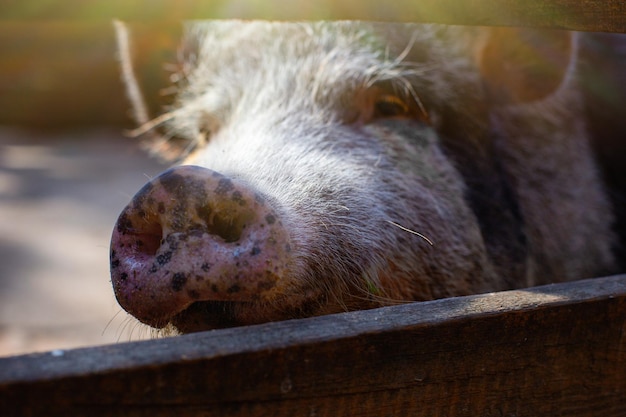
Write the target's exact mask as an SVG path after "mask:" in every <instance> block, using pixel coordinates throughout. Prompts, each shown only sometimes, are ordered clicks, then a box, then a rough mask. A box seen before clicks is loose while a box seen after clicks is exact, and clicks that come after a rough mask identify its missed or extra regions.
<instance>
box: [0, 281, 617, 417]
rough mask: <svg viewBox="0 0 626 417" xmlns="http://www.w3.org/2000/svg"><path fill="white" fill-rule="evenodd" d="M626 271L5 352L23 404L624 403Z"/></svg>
mask: <svg viewBox="0 0 626 417" xmlns="http://www.w3.org/2000/svg"><path fill="white" fill-rule="evenodd" d="M625 399H626V276H614V277H608V278H601V279H595V280H585V281H579V282H572V283H565V284H558V285H550V286H544V287H536V288H532V289H528V290H518V291H509V292H501V293H493V294H485V295H475V296H468V297H459V298H450V299H443V300H437V301H431V302H423V303H412V304H406V305H402V306H394V307H386V308H380V309H376V310H369V311H359V312H351V313H344V314H338V315H331V316H325V317H316V318H310V319H303V320H293V321H285V322H277V323H268V324H264V325H258V326H251V327H241V328H233V329H225V330H216V331H209V332H204V333H198V334H191V335H186V336H181V337H175V338H166V339H159V340H152V341H144V342H134V343H122V344H118V345H112V346H103V347H95V348H87V349H78V350H71V351H54V352H49V353H44V354H34V355H28V356H21V357H13V358H5V359H0V410H2V415H21V416H34V415H45V416H68V415H89V416H251V415H254V416H273V417H280V416H359V417H368V416H372V417H374V416H377V417H380V416H446V417H452V416H494V417H495V416H551V417H553V416H568V417H576V416H590V417H591V416H603V417H618V416H624V415H626V400H625Z"/></svg>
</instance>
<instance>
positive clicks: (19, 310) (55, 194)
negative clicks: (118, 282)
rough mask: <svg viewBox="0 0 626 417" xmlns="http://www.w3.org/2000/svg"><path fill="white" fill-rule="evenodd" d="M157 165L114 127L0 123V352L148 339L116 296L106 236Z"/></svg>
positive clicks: (146, 330)
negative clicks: (65, 128)
mask: <svg viewBox="0 0 626 417" xmlns="http://www.w3.org/2000/svg"><path fill="white" fill-rule="evenodd" d="M163 169H164V167H163V166H162V165H159V163H157V162H156V161H154V160H151V159H149V158H148V157H147V156H145V155H144V154H143V153H142V152H141V151H140V150H139V149H138V147H137V146H136V144H135V143H134V142H133V140H132V139H129V138H125V137H123V136H122V132H121V130H120V129H91V130H85V131H79V130H74V131H71V132H63V133H60V132H57V133H54V134H51V133H42V132H34V131H26V130H20V129H14V128H2V127H0V356H7V355H15V354H22V353H30V352H36V351H44V350H53V349H68V348H75V347H82V346H93V345H101V344H107V343H116V342H121V341H128V340H139V339H144V338H146V337H149V336H150V332H149V329H148V328H147V327H146V326H143V325H140V324H138V322H137V321H136V320H134V319H131V318H130V317H129V316H128V315H127V314H126V313H125V312H124V311H122V310H121V308H120V307H119V306H118V304H117V302H116V301H115V298H114V296H113V292H112V289H111V283H110V279H109V272H108V270H109V266H108V254H109V240H110V236H111V231H112V227H113V225H114V223H115V220H116V218H117V215H118V214H119V212H120V211H121V210H122V208H123V207H124V206H125V205H126V203H127V202H128V200H129V199H130V197H131V196H132V195H133V194H134V193H135V192H136V191H137V190H138V189H139V188H140V187H141V186H142V185H143V184H144V183H145V182H146V181H147V179H148V178H150V177H153V176H155V175H157V174H158V173H159V172H160V171H162V170H163Z"/></svg>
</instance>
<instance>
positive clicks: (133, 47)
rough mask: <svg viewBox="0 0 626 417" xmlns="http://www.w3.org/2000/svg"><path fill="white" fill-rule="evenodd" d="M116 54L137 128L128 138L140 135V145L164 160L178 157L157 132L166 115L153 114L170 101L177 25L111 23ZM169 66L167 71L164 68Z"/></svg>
mask: <svg viewBox="0 0 626 417" xmlns="http://www.w3.org/2000/svg"><path fill="white" fill-rule="evenodd" d="M113 27H114V29H115V38H116V42H117V52H118V57H119V61H120V72H121V76H122V81H123V83H124V86H125V88H126V95H127V97H128V100H129V102H130V106H131V115H132V118H133V120H134V122H135V123H136V126H138V127H137V128H135V129H133V130H131V131H130V132H128V134H129V136H132V137H137V136H142V142H141V144H142V146H143V147H144V148H145V149H146V150H147V151H148V152H149V153H150V154H153V155H156V156H158V157H160V158H161V159H163V160H165V161H174V160H176V159H177V158H178V157H180V149H179V148H180V144H179V143H176V142H175V141H173V140H170V139H166V138H164V137H163V136H161V134H159V133H158V128H159V126H160V125H161V124H163V123H164V122H165V121H167V120H168V114H161V115H160V116H158V117H154V116H153V115H155V114H157V113H159V112H160V109H161V108H162V107H164V106H166V105H168V104H170V102H171V101H172V97H171V93H170V94H168V87H169V86H171V80H170V79H169V78H171V76H172V75H174V74H176V73H177V72H178V70H177V68H176V64H175V63H176V62H177V59H176V58H177V57H176V54H177V45H178V43H179V42H180V29H181V28H180V25H177V26H176V27H172V26H171V25H170V26H167V27H164V25H159V26H146V25H141V24H133V25H130V24H128V23H125V22H121V21H118V20H116V21H114V22H113ZM167 66H169V68H167Z"/></svg>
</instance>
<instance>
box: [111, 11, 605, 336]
mask: <svg viewBox="0 0 626 417" xmlns="http://www.w3.org/2000/svg"><path fill="white" fill-rule="evenodd" d="M117 28H118V37H119V39H121V40H122V42H121V45H122V47H121V51H122V57H123V59H122V61H123V62H124V64H125V66H126V70H125V72H124V74H125V76H124V78H125V79H126V81H127V84H128V86H129V88H128V89H129V91H130V92H132V91H139V90H138V88H137V86H138V83H137V81H136V80H135V78H134V73H133V69H132V67H131V66H130V61H131V60H130V58H129V56H130V55H128V56H126V55H125V52H124V51H127V52H128V49H124V48H128V44H127V43H126V41H125V36H126V29H125V27H124V26H122V25H121V24H119V23H118V24H117ZM577 51H578V37H577V36H576V35H573V34H570V33H567V32H560V31H545V30H542V31H530V30H522V29H486V28H461V27H447V26H439V25H404V24H390V25H383V24H374V23H359V22H335V23H270V22H238V21H233V22H196V23H192V24H189V25H188V26H187V27H186V35H185V37H184V40H183V42H182V44H181V47H180V49H179V55H180V62H179V63H178V70H177V72H176V73H175V74H174V76H173V79H174V81H175V82H174V85H173V87H174V90H175V94H174V97H173V99H172V102H171V103H170V105H169V106H168V107H167V109H166V111H165V112H164V113H163V114H162V115H160V116H159V117H157V118H156V119H153V120H152V121H149V120H147V119H146V116H141V114H142V112H141V111H137V108H139V107H141V106H142V104H141V103H142V102H141V97H139V96H137V95H136V94H135V95H132V94H131V101H132V102H133V103H134V105H135V108H136V112H135V113H136V114H139V116H138V117H137V119H138V122H139V123H140V124H141V125H142V126H143V128H140V130H141V132H143V131H147V132H145V135H144V136H145V140H146V142H147V143H148V146H149V148H150V150H151V151H152V152H154V153H157V154H160V155H161V156H162V157H164V158H170V159H173V160H175V166H174V167H173V168H172V169H170V170H168V171H166V172H165V173H163V174H162V175H161V176H159V177H157V178H155V179H153V180H152V181H150V182H149V183H148V184H146V186H145V187H144V188H143V189H142V190H140V191H139V192H138V193H137V195H136V196H135V197H134V198H133V199H132V201H131V202H130V203H129V205H128V206H127V207H126V208H125V209H124V210H123V212H122V214H121V215H120V217H119V220H118V222H117V224H116V225H115V228H114V231H113V236H112V241H111V277H112V283H113V287H114V290H115V294H116V296H117V299H118V301H119V302H120V304H121V306H122V307H123V308H124V309H125V310H126V311H128V312H129V313H131V314H132V315H134V316H135V317H137V318H138V319H139V320H140V321H142V322H144V323H147V324H149V325H151V326H154V327H159V328H161V327H164V326H168V325H170V326H173V327H174V328H176V329H177V330H179V331H181V332H192V331H199V330H203V329H210V328H216V327H226V326H234V325H243V324H252V323H260V322H265V321H272V320H281V319H288V318H299V317H306V316H312V315H320V314H328V313H334V312H341V311H347V310H354V309H364V308H372V307H377V306H383V305H389V304H393V303H399V302H407V301H416V300H417V301H419V300H431V299H435V298H441V297H449V296H458V295H465V294H471V293H479V292H487V291H498V290H504V289H510V288H519V287H525V286H529V285H536V284H542V283H549V282H557V281H565V280H572V279H579V278H584V277H591V276H596V275H600V274H605V273H610V272H613V271H614V270H615V268H616V265H615V256H614V254H613V251H612V250H613V247H614V245H615V243H616V237H615V235H614V233H613V231H612V230H611V226H612V223H613V221H614V213H613V211H612V207H611V205H610V204H609V200H608V198H607V195H606V192H605V190H604V188H603V184H602V181H601V175H600V173H599V171H598V168H597V166H596V163H595V160H594V157H593V154H592V152H591V148H590V143H589V137H588V134H587V130H588V129H587V125H586V120H585V117H584V97H583V95H582V94H581V92H580V88H579V84H578V81H577V80H578V79H577V74H578V59H577ZM144 113H145V112H144Z"/></svg>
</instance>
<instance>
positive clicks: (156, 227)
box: [127, 222, 163, 256]
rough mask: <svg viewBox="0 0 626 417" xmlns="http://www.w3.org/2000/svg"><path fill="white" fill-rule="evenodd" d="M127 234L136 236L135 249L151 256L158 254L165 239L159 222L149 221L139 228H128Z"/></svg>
mask: <svg viewBox="0 0 626 417" xmlns="http://www.w3.org/2000/svg"><path fill="white" fill-rule="evenodd" d="M127 234H129V235H132V236H133V237H134V246H135V250H136V251H137V252H139V253H143V254H145V255H149V256H154V255H156V253H157V251H158V250H159V247H160V246H161V241H162V239H163V230H162V228H161V225H160V224H159V223H157V222H149V223H147V224H145V225H142V227H141V229H138V230H128V231H127Z"/></svg>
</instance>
